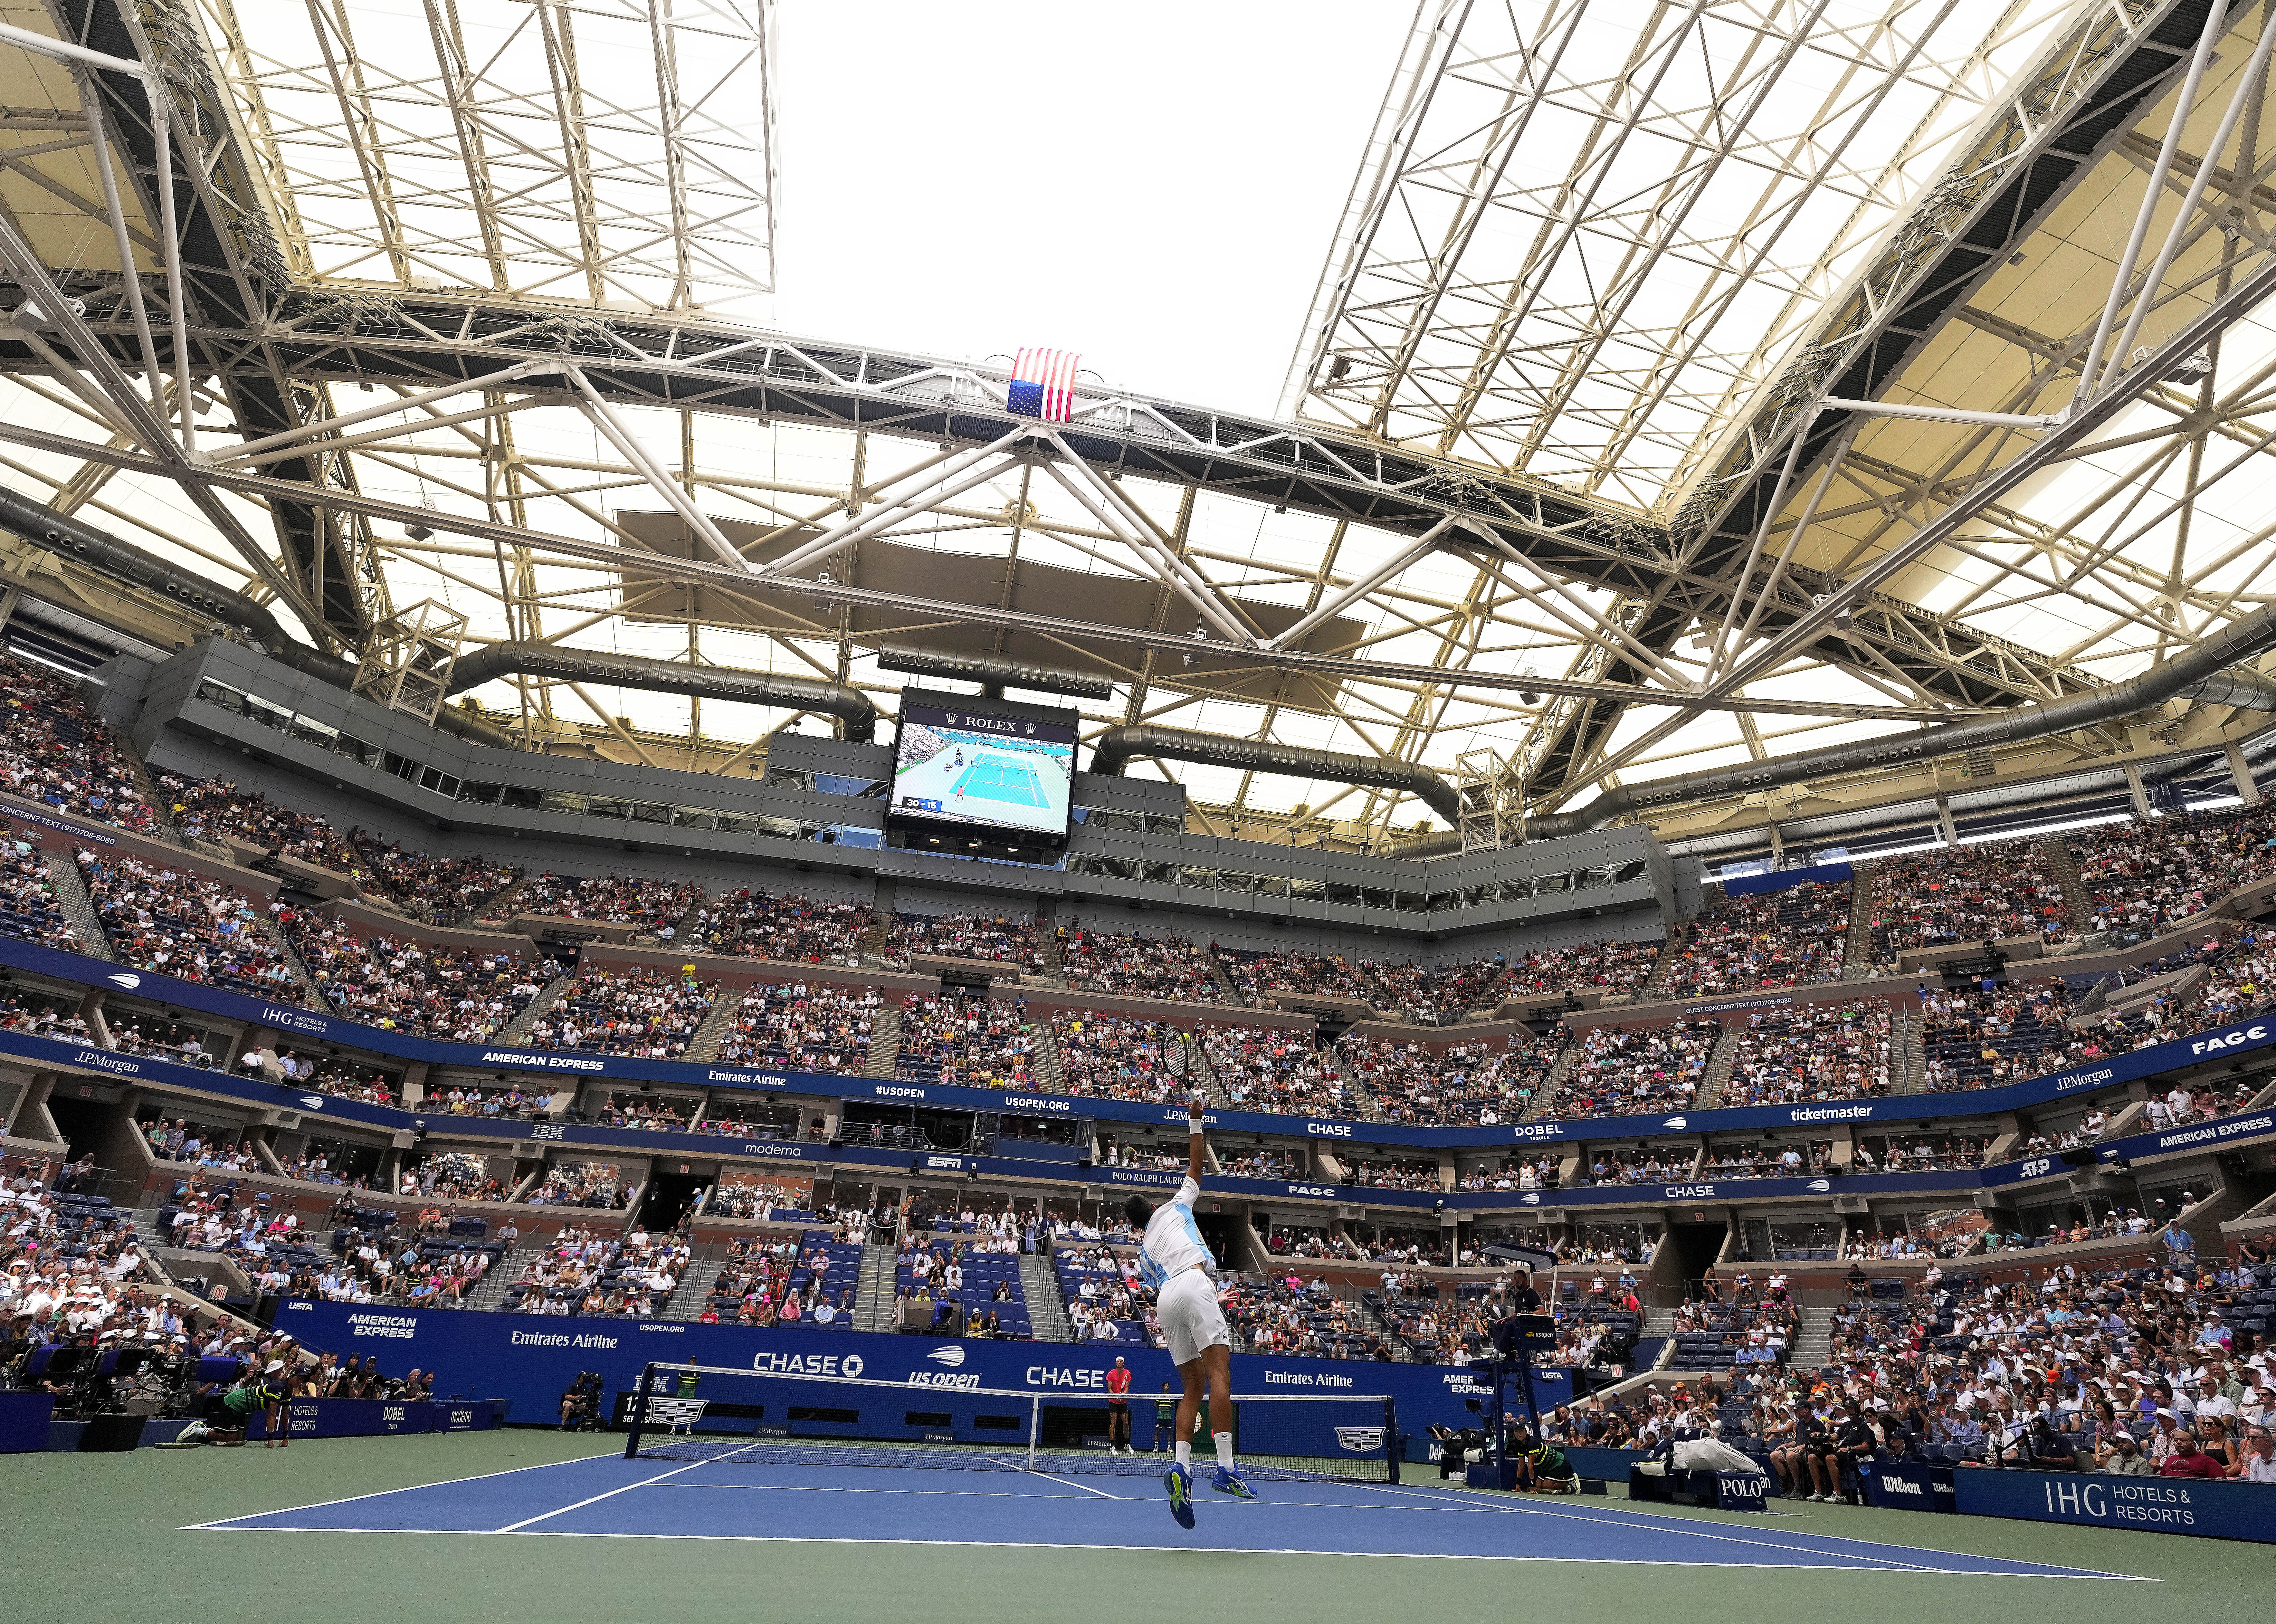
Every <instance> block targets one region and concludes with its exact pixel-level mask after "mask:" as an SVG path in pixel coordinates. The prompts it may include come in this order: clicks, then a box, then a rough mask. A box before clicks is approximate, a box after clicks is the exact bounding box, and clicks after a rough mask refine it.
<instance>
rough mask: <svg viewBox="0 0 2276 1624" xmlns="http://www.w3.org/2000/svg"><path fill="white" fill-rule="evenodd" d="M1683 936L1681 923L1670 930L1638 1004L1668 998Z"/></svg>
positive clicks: (1653, 962)
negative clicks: (1668, 988)
mask: <svg viewBox="0 0 2276 1624" xmlns="http://www.w3.org/2000/svg"><path fill="white" fill-rule="evenodd" d="M1722 889H1723V888H1722V887H1721V886H1719V885H1718V886H1717V887H1716V888H1715V894H1716V895H1718V896H1720V895H1721V894H1722ZM1683 935H1684V930H1683V926H1682V924H1681V923H1680V922H1678V923H1677V924H1675V925H1673V926H1672V927H1670V928H1669V930H1668V932H1667V940H1666V941H1665V943H1663V944H1662V945H1661V946H1660V950H1659V957H1658V958H1657V959H1655V960H1652V961H1651V977H1650V980H1648V981H1646V982H1645V983H1644V984H1643V989H1642V990H1640V991H1638V992H1637V994H1636V1002H1637V1003H1639V1004H1649V1003H1651V1002H1652V1001H1653V1000H1654V999H1656V998H1665V996H1666V992H1667V983H1668V978H1669V977H1670V976H1671V975H1673V974H1674V971H1675V966H1676V961H1677V960H1680V958H1681V957H1682V956H1683Z"/></svg>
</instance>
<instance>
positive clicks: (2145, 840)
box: [2067, 803, 2276, 941]
mask: <svg viewBox="0 0 2276 1624" xmlns="http://www.w3.org/2000/svg"><path fill="white" fill-rule="evenodd" d="M2067 839H2068V842H2069V846H2070V855H2071V861H2072V863H2073V865H2074V866H2075V868H2076V869H2078V877H2079V884H2080V885H2081V887H2082V888H2083V890H2084V892H2086V896H2087V900H2088V902H2089V903H2090V905H2091V906H2092V907H2093V909H2094V922H2093V928H2094V929H2095V930H2108V931H2113V932H2115V933H2116V934H2118V935H2119V936H2120V937H2123V938H2125V939H2128V940H2136V941H2138V940H2141V939H2143V938H2144V937H2153V936H2156V935H2158V934H2159V933H2160V932H2162V931H2164V930H2169V929H2170V928H2172V927H2173V926H2174V925H2175V924H2178V923H2180V922H2181V921H2183V920H2185V919H2189V918H2192V917H2194V916H2196V914H2202V913H2204V911H2205V910H2206V909H2207V908H2209V907H2212V906H2213V905H2214V904H2216V903H2218V902H2219V901H2220V900H2221V899H2222V898H2224V897H2226V896H2227V894H2228V893H2229V892H2232V891H2234V890H2235V889H2236V888H2237V887H2238V886H2240V885H2249V884H2253V883H2254V882H2255V881H2257V880H2263V879H2265V878H2267V877H2268V876H2269V875H2270V874H2272V873H2276V803H2264V804H2262V805H2260V806H2257V807H2252V808H2244V809H2242V810H2239V811H2234V812H2226V813H2197V814H2194V815H2190V816H2168V817H2155V818H2151V819H2150V820H2148V821H2147V822H2143V823H2136V822H2130V821H2129V822H2126V823H2105V824H2104V825H2102V826H2101V827H2100V828H2098V829H2081V830H2074V831H2071V833H2070V834H2069V835H2068V837H2067Z"/></svg>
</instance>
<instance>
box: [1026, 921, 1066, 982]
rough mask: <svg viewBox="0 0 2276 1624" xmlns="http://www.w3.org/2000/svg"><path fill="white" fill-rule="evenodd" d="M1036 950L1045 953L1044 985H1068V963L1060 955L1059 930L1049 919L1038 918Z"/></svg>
mask: <svg viewBox="0 0 2276 1624" xmlns="http://www.w3.org/2000/svg"><path fill="white" fill-rule="evenodd" d="M1036 951H1037V952H1041V953H1042V954H1043V975H1042V980H1043V985H1044V986H1046V987H1064V986H1066V985H1067V984H1068V983H1067V978H1066V961H1065V960H1062V959H1060V957H1059V937H1058V930H1057V929H1056V928H1054V927H1053V926H1052V924H1051V922H1050V921H1048V920H1043V919H1038V920H1037V921H1036ZM1029 974H1031V975H1032V974H1034V972H1032V971H1031V972H1029Z"/></svg>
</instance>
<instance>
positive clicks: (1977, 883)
mask: <svg viewBox="0 0 2276 1624" xmlns="http://www.w3.org/2000/svg"><path fill="white" fill-rule="evenodd" d="M1871 907H1872V911H1873V920H1872V930H1873V957H1874V960H1876V962H1878V963H1879V964H1882V965H1885V966H1892V967H1893V966H1894V965H1895V963H1896V962H1897V959H1898V956H1899V955H1900V954H1901V953H1903V952H1906V951H1907V950H1908V949H1910V948H1915V947H1938V946H1943V945H1946V944H1949V943H1954V942H1981V941H1984V940H1986V939H1990V938H1997V937H2017V936H2045V937H2046V938H2047V940H2048V941H2050V942H2059V941H2061V940H2062V939H2064V938H2065V937H2067V936H2069V934H2070V907H2069V904H2067V902H2065V901H2064V899H2063V891H2062V884H2061V882H2060V881H2059V880H2058V879H2056V877H2054V875H2053V874H2052V872H2050V871H2049V869H2048V868H2047V859H2046V853H2045V850H2044V849H2043V848H2042V847H2041V846H2040V844H2039V842H2038V841H2037V839H2022V840H1993V841H1988V842H1986V843H1984V844H1983V845H1980V846H1938V847H1937V848H1936V849H1934V850H1932V851H1925V852H1908V853H1905V854H1902V855H1901V856H1897V857H1884V858H1882V859H1881V860H1880V861H1878V862H1876V863H1875V864H1874V865H1873V890H1872V903H1871Z"/></svg>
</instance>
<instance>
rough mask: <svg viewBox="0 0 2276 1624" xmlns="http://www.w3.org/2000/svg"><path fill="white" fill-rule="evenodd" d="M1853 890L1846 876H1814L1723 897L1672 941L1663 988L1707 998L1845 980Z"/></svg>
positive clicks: (1682, 995)
mask: <svg viewBox="0 0 2276 1624" xmlns="http://www.w3.org/2000/svg"><path fill="white" fill-rule="evenodd" d="M1849 892H1850V882H1848V881H1847V880H1840V881H1825V880H1810V881H1806V882H1804V883H1803V884H1799V885H1792V886H1788V887H1787V889H1786V890H1784V891H1775V892H1753V893H1750V894H1748V895H1745V896H1738V897H1728V896H1726V897H1725V898H1723V899H1721V900H1719V901H1718V902H1717V903H1716V904H1715V905H1714V906H1713V907H1711V908H1710V909H1709V910H1708V911H1707V912H1706V913H1704V914H1701V915H1700V916H1699V917H1698V918H1697V919H1695V920H1693V921H1692V922H1690V923H1689V924H1688V925H1686V926H1684V927H1683V929H1682V934H1681V937H1680V939H1678V940H1676V941H1673V942H1671V943H1670V944H1669V945H1668V947H1667V949H1666V952H1668V953H1670V954H1672V955H1673V957H1672V958H1671V959H1670V960H1669V964H1668V968H1667V972H1666V974H1665V976H1664V977H1663V978H1662V985H1661V990H1662V991H1663V992H1664V993H1665V995H1666V996H1667V997H1669V998H1703V997H1710V996H1712V995H1714V994H1717V993H1725V992H1741V991H1745V990H1749V989H1751V988H1756V987H1795V986H1807V985H1809V984H1811V983H1816V982H1827V981H1839V980H1840V979H1841V955H1842V953H1843V952H1844V950H1845V949H1846V948H1847V944H1848V938H1849Z"/></svg>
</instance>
